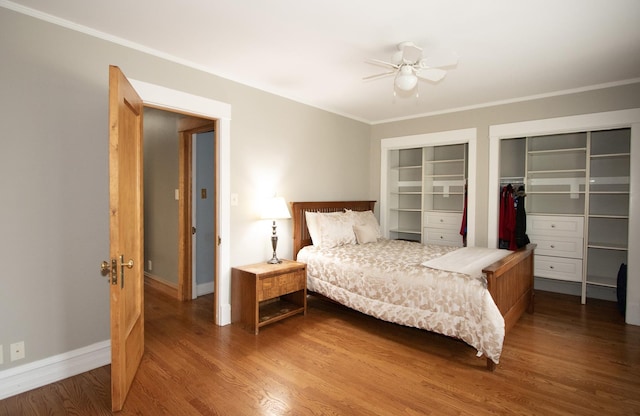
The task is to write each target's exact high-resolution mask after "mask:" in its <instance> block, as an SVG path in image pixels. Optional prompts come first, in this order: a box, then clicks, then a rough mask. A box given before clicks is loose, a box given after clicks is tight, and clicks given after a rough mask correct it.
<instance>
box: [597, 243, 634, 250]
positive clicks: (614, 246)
mask: <svg viewBox="0 0 640 416" xmlns="http://www.w3.org/2000/svg"><path fill="white" fill-rule="evenodd" d="M587 247H588V248H597V249H602V250H617V251H628V250H629V249H628V248H627V246H626V245H624V244H614V243H597V242H594V243H588V244H587Z"/></svg>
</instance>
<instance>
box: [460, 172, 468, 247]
mask: <svg viewBox="0 0 640 416" xmlns="http://www.w3.org/2000/svg"><path fill="white" fill-rule="evenodd" d="M460 235H461V236H462V246H463V247H466V246H467V185H466V184H465V185H464V207H463V208H462V224H460Z"/></svg>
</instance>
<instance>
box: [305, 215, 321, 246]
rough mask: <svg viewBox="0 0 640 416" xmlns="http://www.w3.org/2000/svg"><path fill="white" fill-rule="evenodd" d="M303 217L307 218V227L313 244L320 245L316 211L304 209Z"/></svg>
mask: <svg viewBox="0 0 640 416" xmlns="http://www.w3.org/2000/svg"><path fill="white" fill-rule="evenodd" d="M304 217H305V219H306V220H307V229H308V230H309V236H310V237H311V241H312V242H313V244H314V245H320V229H319V228H318V221H317V219H318V213H317V212H311V211H305V213H304Z"/></svg>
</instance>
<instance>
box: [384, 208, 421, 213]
mask: <svg viewBox="0 0 640 416" xmlns="http://www.w3.org/2000/svg"><path fill="white" fill-rule="evenodd" d="M389 209H390V210H391V211H401V212H421V211H422V210H421V209H420V208H389Z"/></svg>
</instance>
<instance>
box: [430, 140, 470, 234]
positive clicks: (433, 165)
mask: <svg viewBox="0 0 640 416" xmlns="http://www.w3.org/2000/svg"><path fill="white" fill-rule="evenodd" d="M422 153H423V172H424V175H423V181H422V189H423V190H422V193H423V203H422V210H423V212H424V216H423V235H422V242H423V243H425V244H427V243H428V244H442V245H453V246H462V245H463V238H462V236H461V235H460V225H461V223H462V212H463V209H464V193H465V185H466V180H467V159H468V157H467V145H466V144H454V145H445V146H428V147H425V148H423V152H422Z"/></svg>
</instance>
